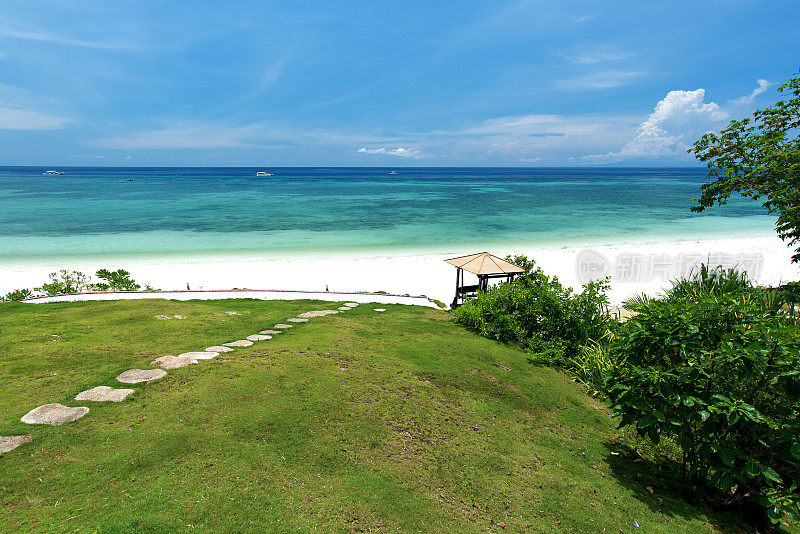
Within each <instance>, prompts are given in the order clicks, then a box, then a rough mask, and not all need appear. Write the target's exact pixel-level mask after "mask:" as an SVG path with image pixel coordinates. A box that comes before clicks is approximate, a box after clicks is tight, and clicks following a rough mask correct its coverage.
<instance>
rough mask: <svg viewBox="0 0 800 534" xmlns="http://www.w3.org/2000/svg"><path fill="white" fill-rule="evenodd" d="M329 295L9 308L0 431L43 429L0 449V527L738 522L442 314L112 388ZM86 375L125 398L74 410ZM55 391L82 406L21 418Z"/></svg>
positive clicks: (537, 372) (278, 340)
mask: <svg viewBox="0 0 800 534" xmlns="http://www.w3.org/2000/svg"><path fill="white" fill-rule="evenodd" d="M335 306H338V304H332V303H324V302H315V301H308V300H306V301H292V302H281V301H270V302H263V301H257V300H224V301H189V302H178V301H166V300H140V301H118V302H90V303H61V304H17V303H5V304H0V384H2V386H0V388H1V389H0V391H1V392H2V393H0V435H4V436H8V435H16V434H25V433H29V434H32V435H33V437H34V440H33V441H32V442H31V443H28V444H26V445H23V446H21V447H19V448H18V449H16V450H14V451H12V452H10V453H6V454H3V455H2V457H0V532H3V533H6V532H9V533H10V532H29V531H36V532H198V531H207V532H272V531H275V532H298V531H300V532H306V531H318V532H485V531H487V530H489V531H503V532H526V531H527V532H603V531H604V529H605V531H606V532H609V533H618V532H620V531H621V532H626V533H628V532H693V533H694V532H719V531H731V530H734V527H733V525H734V524H735V521H729V520H728V519H727V518H725V517H723V516H713V515H709V512H707V511H704V510H700V509H697V508H694V507H691V506H689V505H687V504H685V503H684V502H683V501H682V500H680V499H678V498H676V497H675V495H674V492H672V491H670V489H669V488H668V487H664V486H659V485H657V484H656V485H653V482H654V481H656V480H657V478H656V477H655V475H654V474H653V473H651V472H649V471H648V468H647V467H646V465H644V464H643V463H634V461H633V459H632V458H631V457H629V456H627V455H626V454H625V449H624V448H623V447H622V446H621V445H620V444H619V442H620V439H621V437H620V434H619V432H618V431H617V430H615V426H616V425H615V422H614V421H612V420H611V418H610V416H609V412H608V411H607V409H606V408H605V406H604V405H603V404H601V403H600V402H598V401H596V400H594V399H592V398H590V397H589V396H587V395H586V394H585V392H584V391H583V390H582V388H581V387H580V386H579V385H577V384H575V383H573V382H572V381H571V380H570V379H569V378H568V377H567V376H566V375H564V374H563V373H560V372H558V371H555V370H553V369H550V368H545V367H539V366H535V365H532V364H531V363H529V361H528V360H527V357H526V355H525V354H524V353H523V352H520V351H518V350H516V349H514V348H512V347H508V346H504V345H502V344H499V343H496V342H493V341H490V340H487V339H483V338H480V337H477V336H475V335H473V334H472V333H469V332H467V331H465V330H463V329H462V328H460V327H458V326H457V325H455V324H454V323H453V322H452V320H451V319H450V317H449V315H448V314H447V313H446V312H442V311H437V310H432V309H426V308H419V307H411V306H399V305H381V307H385V308H388V311H387V312H386V313H383V314H380V313H376V312H373V311H372V308H373V307H375V306H371V305H364V304H362V305H360V306H359V307H358V308H356V309H355V310H353V311H349V312H347V313H346V314H339V315H332V316H326V317H322V318H316V319H312V320H311V321H310V322H308V323H305V324H298V325H296V326H295V327H294V328H292V329H290V330H289V331H287V332H286V333H283V334H280V335H276V336H275V337H274V338H273V339H271V340H269V341H261V342H256V344H255V345H254V346H252V347H249V348H242V349H237V350H235V351H234V352H231V353H226V354H222V355H220V356H219V357H217V358H216V359H214V360H210V361H201V362H200V363H199V364H197V365H191V366H189V367H185V368H182V369H176V370H172V371H169V374H168V376H167V377H166V378H164V379H162V380H160V381H157V382H153V383H151V384H144V385H143V384H139V385H135V386H123V385H121V384H119V383H117V382H116V381H115V380H114V377H115V376H116V375H117V374H118V373H120V372H122V371H124V370H126V369H129V368H133V367H139V368H145V369H146V368H149V364H148V363H149V362H150V361H151V360H152V359H154V358H156V357H158V356H163V355H165V354H175V355H177V354H179V353H181V352H186V351H193V350H202V349H203V348H204V347H206V346H209V345H217V344H220V343H224V342H227V341H233V340H236V339H241V338H243V337H244V336H246V335H248V334H254V333H257V332H258V331H259V330H263V329H266V328H270V327H271V326H272V325H274V324H275V323H279V322H283V321H285V320H286V319H287V318H288V317H292V316H294V315H296V314H298V313H300V312H303V311H309V310H313V309H326V308H331V307H335ZM229 311H235V312H237V313H238V314H239V315H229V314H227V313H226V312H229ZM176 314H177V315H183V316H185V318H184V319H171V320H158V319H156V318H155V316H156V315H170V316H172V315H176ZM98 385H109V386H116V387H134V388H135V389H136V390H137V392H136V394H135V395H133V396H132V397H130V398H129V399H128V400H126V401H125V402H122V403H86V402H84V403H79V402H77V401H74V400H72V399H73V397H74V396H75V395H76V394H77V393H79V392H80V391H82V390H84V389H88V388H90V387H94V386H98ZM50 402H60V403H62V404H67V405H72V406H78V405H86V406H89V407H90V408H91V411H90V412H89V414H87V415H86V416H85V417H84V418H82V419H80V420H78V421H76V422H74V423H69V424H65V425H62V426H58V427H49V426H38V425H37V426H29V425H25V424H23V423H21V422H20V421H19V419H20V417H21V416H22V415H23V414H25V413H26V412H27V411H28V410H30V409H31V408H34V407H36V406H39V405H41V404H45V403H50ZM612 452H622V453H623V454H621V455H619V456H616V455H612V454H611V453H612ZM648 488H649V489H648ZM651 490H652V493H651ZM634 521H636V522H638V524H639V525H640V527H641V528H639V529H637V528H635V527H634V525H633V522H634ZM502 524H504V525H505V526H502Z"/></svg>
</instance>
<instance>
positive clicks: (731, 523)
mask: <svg viewBox="0 0 800 534" xmlns="http://www.w3.org/2000/svg"><path fill="white" fill-rule="evenodd" d="M603 445H604V446H605V448H606V449H607V450H608V455H607V456H606V458H605V459H606V462H608V465H609V466H610V468H611V475H612V476H613V477H614V478H615V479H616V480H617V482H618V483H619V484H620V485H621V486H623V487H625V488H627V489H628V490H629V491H630V492H631V495H632V496H633V497H634V498H635V499H637V500H638V501H640V502H642V503H643V504H645V505H646V506H647V507H648V508H649V509H650V510H651V511H652V512H653V513H658V514H662V515H665V516H667V517H680V518H682V519H684V520H696V519H706V520H708V521H709V522H710V523H712V524H713V525H714V526H715V527H716V528H718V529H721V530H723V531H724V532H752V531H753V523H752V519H753V518H752V517H750V518H747V517H745V515H744V514H734V513H726V512H722V511H719V510H714V509H713V508H711V507H709V506H708V505H707V503H706V502H705V499H704V497H703V495H702V492H699V491H698V490H695V489H693V488H692V487H691V486H690V485H689V484H687V483H684V482H683V481H682V480H681V474H680V471H679V466H677V465H676V464H675V463H674V462H670V461H667V460H662V461H653V460H650V459H646V458H642V457H641V456H640V455H639V454H638V453H637V452H636V451H635V450H634V449H632V448H631V447H629V446H627V445H623V444H620V443H616V442H605V443H604V444H603ZM759 531H761V530H759ZM777 532H782V530H777Z"/></svg>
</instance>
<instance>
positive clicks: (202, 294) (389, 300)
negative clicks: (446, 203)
mask: <svg viewBox="0 0 800 534" xmlns="http://www.w3.org/2000/svg"><path fill="white" fill-rule="evenodd" d="M129 299H172V300H195V299H196V300H218V299H260V300H298V299H314V300H325V301H329V302H343V301H348V302H360V303H365V304H366V303H370V302H376V303H380V304H406V305H410V306H426V307H428V308H436V309H439V307H438V306H437V305H436V304H434V303H433V302H431V301H430V300H429V299H428V298H427V297H421V296H412V297H406V296H403V295H389V294H383V293H334V292H315V291H281V290H271V289H242V290H238V289H236V290H220V291H217V290H207V289H203V290H192V291H186V290H183V291H102V292H101V291H96V292H87V293H73V294H70V295H56V296H53V297H37V298H32V299H27V300H24V301H22V302H29V303H34V304H45V303H48V302H80V301H87V300H129Z"/></svg>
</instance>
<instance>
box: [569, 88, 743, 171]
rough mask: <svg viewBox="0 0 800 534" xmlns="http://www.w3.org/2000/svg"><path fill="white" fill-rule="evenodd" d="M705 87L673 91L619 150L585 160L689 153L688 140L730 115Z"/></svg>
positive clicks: (606, 160)
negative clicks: (707, 94)
mask: <svg viewBox="0 0 800 534" xmlns="http://www.w3.org/2000/svg"><path fill="white" fill-rule="evenodd" d="M704 99H705V89H695V90H694V91H681V90H678V91H670V92H669V93H667V96H665V97H664V98H663V99H662V100H661V101H659V102H658V104H656V107H655V109H654V110H653V112H652V113H651V114H650V116H649V117H648V118H647V120H646V121H644V122H642V123H641V124H640V125H639V127H638V128H637V130H636V135H635V136H634V137H633V139H631V140H630V141H628V142H627V143H625V145H624V146H623V147H622V148H621V149H620V150H619V151H618V152H608V153H606V154H593V155H588V156H584V157H583V159H584V160H585V161H594V162H598V163H601V162H609V161H620V160H623V159H630V158H640V157H650V158H658V157H664V156H673V157H675V156H681V157H684V156H685V152H686V149H687V148H688V147H689V145H688V144H686V142H685V141H684V139H685V138H686V137H687V136H689V135H693V134H695V133H697V132H700V131H706V130H708V129H709V126H712V125H714V124H717V123H719V122H720V121H723V120H725V119H727V118H728V114H727V112H725V111H724V110H722V109H721V108H720V106H719V105H718V104H717V103H716V102H703V100H704Z"/></svg>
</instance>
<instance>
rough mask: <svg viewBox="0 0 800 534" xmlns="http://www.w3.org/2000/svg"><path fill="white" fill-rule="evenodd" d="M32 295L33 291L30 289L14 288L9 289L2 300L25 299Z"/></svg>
mask: <svg viewBox="0 0 800 534" xmlns="http://www.w3.org/2000/svg"><path fill="white" fill-rule="evenodd" d="M32 296H33V291H31V290H30V289H15V290H14V291H9V292H8V293H6V295H5V296H4V297H3V299H2V300H9V301H11V300H25V299H29V298H31V297H32Z"/></svg>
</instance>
